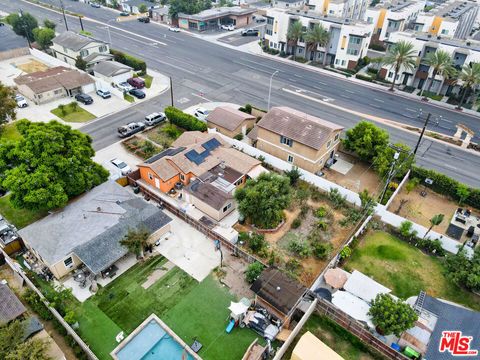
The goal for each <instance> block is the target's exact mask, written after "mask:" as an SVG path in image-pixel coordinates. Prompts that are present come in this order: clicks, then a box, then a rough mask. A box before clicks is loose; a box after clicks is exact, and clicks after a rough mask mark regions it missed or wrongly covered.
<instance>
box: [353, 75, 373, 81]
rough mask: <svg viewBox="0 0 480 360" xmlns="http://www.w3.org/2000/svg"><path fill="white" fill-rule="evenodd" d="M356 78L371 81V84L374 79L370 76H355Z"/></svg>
mask: <svg viewBox="0 0 480 360" xmlns="http://www.w3.org/2000/svg"><path fill="white" fill-rule="evenodd" d="M355 77H356V78H357V79H359V80H365V81H369V82H372V81H373V79H372V78H371V77H370V76H368V75H363V74H357V75H355Z"/></svg>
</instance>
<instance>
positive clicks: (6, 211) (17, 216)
mask: <svg viewBox="0 0 480 360" xmlns="http://www.w3.org/2000/svg"><path fill="white" fill-rule="evenodd" d="M0 214H2V216H3V217H5V219H7V220H8V221H9V222H10V223H12V224H13V225H15V226H16V227H17V228H18V229H21V228H23V227H25V226H27V225H29V224H31V223H33V222H35V221H37V220H39V219H41V218H42V217H44V216H46V215H47V213H46V212H43V211H33V210H26V209H15V208H14V207H13V205H12V204H11V203H10V195H5V196H3V197H0Z"/></svg>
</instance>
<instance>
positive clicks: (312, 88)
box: [0, 0, 480, 187]
mask: <svg viewBox="0 0 480 360" xmlns="http://www.w3.org/2000/svg"><path fill="white" fill-rule="evenodd" d="M44 1H46V2H48V1H49V2H52V3H58V2H56V1H54V0H44ZM64 3H65V5H66V8H67V10H70V11H75V12H79V13H82V14H84V15H85V16H87V17H89V18H94V19H96V20H97V21H98V22H91V21H88V20H83V24H84V26H85V30H87V31H90V32H92V33H93V35H94V36H95V37H98V38H100V39H103V40H106V41H108V40H109V36H108V32H107V29H106V28H105V27H106V26H108V27H109V28H110V36H111V41H112V48H115V49H120V50H124V51H126V52H128V53H130V54H132V55H135V56H138V57H140V58H143V59H144V60H145V61H146V62H147V65H148V67H149V68H151V69H154V70H157V71H159V72H161V73H163V74H166V75H169V76H171V77H172V79H173V84H174V98H175V105H176V106H178V107H180V108H186V107H188V106H192V105H194V104H197V103H199V102H204V101H227V102H234V103H237V104H245V103H251V104H254V105H256V106H258V107H260V108H266V107H267V94H268V85H269V79H270V75H271V74H272V73H273V72H274V71H277V70H278V71H279V73H278V74H277V75H276V76H275V77H274V80H273V86H272V97H271V106H276V105H284V106H290V107H293V108H296V109H300V110H302V111H305V112H307V113H310V114H312V115H316V116H319V117H322V118H325V119H327V120H330V121H333V122H336V123H339V124H341V125H343V126H345V127H347V128H348V127H352V126H354V125H355V124H356V123H357V122H358V121H359V120H361V119H360V118H359V117H358V116H356V115H352V114H350V113H348V112H346V111H343V110H342V109H339V108H333V107H330V106H328V104H334V105H336V106H339V107H342V108H345V109H349V110H354V111H358V112H361V113H365V114H371V115H375V116H379V117H384V118H387V119H390V120H395V121H398V122H401V123H404V124H409V125H414V126H420V125H421V124H422V120H420V119H418V118H417V115H418V111H419V109H420V108H421V109H422V110H423V112H424V113H426V112H432V114H433V116H434V118H437V120H438V122H439V124H438V126H435V127H432V128H431V129H432V130H435V131H438V132H443V133H446V134H453V132H454V125H455V124H456V123H458V122H462V123H464V124H466V125H467V126H469V127H470V128H472V129H474V130H480V126H479V122H480V121H479V120H478V119H477V118H475V117H471V116H467V115H465V114H462V113H458V112H455V111H449V110H445V109H441V108H438V107H435V106H432V105H429V104H426V103H422V102H417V101H413V100H409V99H404V98H401V97H398V96H395V95H394V94H391V93H389V92H386V91H377V90H374V89H371V88H368V87H364V86H361V85H358V84H354V83H350V82H348V81H345V80H341V79H338V78H335V77H331V76H326V75H323V74H319V73H317V72H313V71H309V70H305V69H302V68H298V67H296V66H294V65H290V64H284V63H279V62H276V61H274V60H271V59H267V58H263V57H260V56H255V55H251V54H247V53H244V52H239V51H236V50H234V49H229V48H226V47H223V46H220V45H217V44H215V43H211V42H207V41H203V40H201V39H198V38H196V37H193V36H191V35H189V34H188V33H185V32H180V33H172V32H169V31H168V30H167V29H166V28H164V27H161V26H158V25H156V24H152V23H150V24H143V23H139V22H137V21H127V22H117V21H115V19H116V13H115V12H113V11H112V10H110V9H95V8H92V7H90V6H88V5H86V4H83V3H78V2H73V1H64ZM20 5H21V7H22V8H23V9H24V11H28V12H30V13H32V14H33V15H34V16H36V17H37V18H39V19H45V18H49V19H51V20H54V21H56V22H57V23H58V27H57V29H58V31H62V30H63V29H64V24H63V21H62V17H61V15H60V14H56V13H53V12H52V11H50V10H48V9H44V8H41V7H37V6H35V5H33V4H29V3H26V2H23V1H19V0H17V1H15V2H14V1H8V0H0V9H1V10H4V11H7V12H13V11H18V8H19V7H20ZM68 23H69V28H70V29H73V30H77V31H78V30H79V21H78V19H74V18H71V17H69V18H68ZM122 30H124V31H122ZM302 94H305V95H308V96H310V97H312V98H317V99H326V100H327V102H326V103H325V102H322V101H312V100H311V99H309V98H305V97H303V96H300V95H302ZM169 96H170V94H169V93H168V92H167V93H165V94H163V95H161V96H159V97H156V98H153V99H151V100H149V101H146V102H144V103H142V104H139V105H135V106H133V107H131V108H129V109H127V110H124V111H122V112H121V113H119V114H114V115H112V116H108V117H106V118H103V119H100V120H97V121H95V122H93V123H91V124H88V125H86V126H84V127H82V131H85V132H87V133H89V134H90V135H91V136H92V137H93V139H94V147H95V149H97V150H98V149H101V148H103V147H105V146H108V145H110V144H112V143H114V142H116V141H118V138H117V137H116V135H115V131H116V128H117V127H118V126H119V125H122V124H124V123H126V122H129V121H135V120H137V121H140V120H141V119H143V117H144V115H145V114H148V113H150V112H152V111H155V110H159V108H161V107H163V106H165V105H168V104H169V102H170V98H169ZM440 115H441V116H442V117H441V118H440ZM382 126H383V125H382ZM383 127H384V128H386V129H388V131H389V133H390V135H391V138H392V141H393V142H404V143H407V144H409V145H411V146H412V145H414V144H415V142H416V136H413V135H411V134H409V133H406V132H404V131H401V130H398V129H395V128H390V127H385V126H383ZM417 163H418V164H419V165H422V166H425V167H427V168H431V169H436V170H438V171H441V172H443V173H445V174H446V175H449V176H452V177H454V178H456V179H458V180H459V181H462V182H464V183H467V184H469V185H472V186H476V187H480V176H479V175H480V171H479V170H478V169H480V157H479V156H476V155H473V154H470V153H466V152H464V151H461V150H458V149H455V148H452V147H449V146H445V145H443V144H439V143H436V142H432V141H431V140H428V139H426V140H424V141H423V143H422V145H421V148H420V150H419V152H418V156H417Z"/></svg>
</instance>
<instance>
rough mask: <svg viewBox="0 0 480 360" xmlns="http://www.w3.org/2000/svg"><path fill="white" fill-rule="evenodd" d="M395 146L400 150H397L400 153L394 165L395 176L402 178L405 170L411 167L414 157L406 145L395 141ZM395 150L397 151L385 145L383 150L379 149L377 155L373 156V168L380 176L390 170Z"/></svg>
mask: <svg viewBox="0 0 480 360" xmlns="http://www.w3.org/2000/svg"><path fill="white" fill-rule="evenodd" d="M395 147H396V148H399V149H401V150H402V151H399V153H400V155H399V157H398V160H397V162H396V165H395V177H396V178H403V177H404V176H405V174H406V173H407V171H408V170H409V169H410V168H411V167H412V165H413V163H414V161H415V158H414V157H413V156H412V155H411V153H410V152H411V149H410V147H409V146H408V145H405V144H402V143H396V144H395ZM395 152H397V150H395V149H392V148H391V147H389V146H386V147H385V148H384V149H383V151H380V152H379V153H378V154H377V156H375V158H374V160H373V164H374V168H375V170H376V171H377V172H378V173H379V174H380V176H382V177H384V176H386V175H387V174H388V172H389V171H390V168H391V165H392V162H393V159H394V156H395Z"/></svg>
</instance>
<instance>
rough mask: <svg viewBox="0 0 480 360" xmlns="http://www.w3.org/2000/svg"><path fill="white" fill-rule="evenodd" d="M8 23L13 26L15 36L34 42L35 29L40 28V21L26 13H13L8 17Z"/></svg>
mask: <svg viewBox="0 0 480 360" xmlns="http://www.w3.org/2000/svg"><path fill="white" fill-rule="evenodd" d="M6 21H7V23H8V24H9V25H11V26H12V29H13V31H14V32H15V34H17V35H20V36H23V37H26V36H28V38H29V39H30V40H33V29H35V28H37V27H38V21H37V19H35V18H34V17H33V16H32V15H31V14H30V13H27V12H24V13H23V15H21V16H20V15H19V14H17V13H13V14H10V15H8V16H7V19H6Z"/></svg>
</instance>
